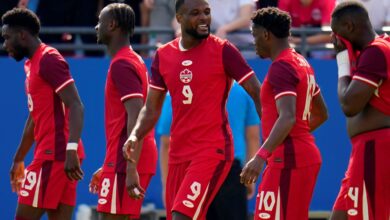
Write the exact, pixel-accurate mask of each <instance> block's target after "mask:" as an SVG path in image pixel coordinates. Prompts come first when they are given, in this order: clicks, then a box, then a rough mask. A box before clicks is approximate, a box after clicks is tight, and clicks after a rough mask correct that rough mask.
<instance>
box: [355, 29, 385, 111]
mask: <svg viewBox="0 0 390 220" xmlns="http://www.w3.org/2000/svg"><path fill="white" fill-rule="evenodd" d="M356 66H357V67H356V70H355V71H354V72H353V73H352V75H353V77H352V79H353V80H359V81H361V82H364V83H367V84H368V85H370V86H373V87H375V88H376V89H377V90H376V91H375V95H373V96H372V97H371V99H370V105H372V106H373V107H374V108H376V109H378V110H379V111H381V112H383V113H384V114H386V115H390V81H389V78H390V41H388V40H385V39H383V38H381V37H378V38H376V39H375V40H374V41H373V42H371V44H370V45H369V46H367V47H366V48H364V49H363V50H362V51H361V53H360V54H359V56H358V58H357V63H356Z"/></svg>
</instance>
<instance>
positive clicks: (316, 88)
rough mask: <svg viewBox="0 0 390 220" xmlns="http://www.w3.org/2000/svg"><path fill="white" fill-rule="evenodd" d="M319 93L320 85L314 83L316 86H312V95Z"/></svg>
mask: <svg viewBox="0 0 390 220" xmlns="http://www.w3.org/2000/svg"><path fill="white" fill-rule="evenodd" d="M320 93H321V89H320V86H319V85H318V84H316V87H315V88H314V92H313V97H314V96H317V95H318V94H320Z"/></svg>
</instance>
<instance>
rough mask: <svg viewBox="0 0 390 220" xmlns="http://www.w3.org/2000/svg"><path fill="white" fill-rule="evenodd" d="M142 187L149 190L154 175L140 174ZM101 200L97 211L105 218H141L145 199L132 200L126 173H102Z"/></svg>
mask: <svg viewBox="0 0 390 220" xmlns="http://www.w3.org/2000/svg"><path fill="white" fill-rule="evenodd" d="M139 176H140V185H141V187H142V188H144V189H145V190H146V189H147V187H148V185H149V183H150V180H151V178H152V174H139ZM99 185H100V186H99V188H100V190H99V198H98V206H97V211H98V212H100V213H104V215H105V216H111V215H110V214H113V215H126V216H129V217H131V218H134V219H136V218H139V217H140V212H141V206H142V202H143V199H139V200H134V199H132V198H131V197H130V196H129V195H128V193H127V189H126V174H125V173H102V176H101V180H100V184H99Z"/></svg>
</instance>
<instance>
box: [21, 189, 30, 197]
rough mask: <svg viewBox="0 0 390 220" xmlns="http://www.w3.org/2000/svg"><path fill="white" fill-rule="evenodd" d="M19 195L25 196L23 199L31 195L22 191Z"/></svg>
mask: <svg viewBox="0 0 390 220" xmlns="http://www.w3.org/2000/svg"><path fill="white" fill-rule="evenodd" d="M19 195H20V196H23V197H27V196H28V195H29V193H28V192H27V191H26V190H20V193H19Z"/></svg>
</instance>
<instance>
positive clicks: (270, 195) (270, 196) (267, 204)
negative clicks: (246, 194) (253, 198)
mask: <svg viewBox="0 0 390 220" xmlns="http://www.w3.org/2000/svg"><path fill="white" fill-rule="evenodd" d="M275 203H276V198H275V193H274V192H272V191H267V192H264V191H261V192H260V200H259V207H258V210H263V206H264V210H265V211H272V209H273V208H274V206H275Z"/></svg>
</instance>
